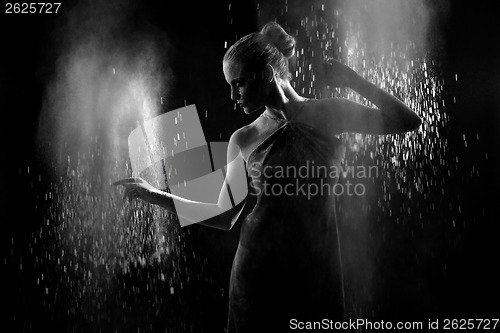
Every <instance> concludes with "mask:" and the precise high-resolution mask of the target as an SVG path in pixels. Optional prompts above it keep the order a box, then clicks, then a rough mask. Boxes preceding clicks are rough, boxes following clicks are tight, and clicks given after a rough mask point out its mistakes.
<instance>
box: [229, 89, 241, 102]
mask: <svg viewBox="0 0 500 333" xmlns="http://www.w3.org/2000/svg"><path fill="white" fill-rule="evenodd" d="M240 97H241V96H240V93H239V92H238V90H237V89H234V88H231V99H232V100H233V101H238V100H239V99H240Z"/></svg>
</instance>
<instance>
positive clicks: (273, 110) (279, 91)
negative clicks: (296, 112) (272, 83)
mask: <svg viewBox="0 0 500 333" xmlns="http://www.w3.org/2000/svg"><path fill="white" fill-rule="evenodd" d="M274 96H275V97H274V98H273V99H272V101H271V103H269V104H268V105H266V111H265V112H267V113H268V114H271V115H273V116H275V117H280V118H284V119H289V118H290V115H287V105H288V104H289V103H290V102H302V101H305V100H307V98H305V97H302V96H300V95H299V94H298V93H297V92H296V91H295V89H293V87H292V85H291V84H290V81H288V80H282V81H281V82H280V84H279V85H276V93H275V94H274ZM288 109H290V108H288Z"/></svg>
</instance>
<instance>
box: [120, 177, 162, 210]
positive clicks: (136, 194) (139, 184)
mask: <svg viewBox="0 0 500 333" xmlns="http://www.w3.org/2000/svg"><path fill="white" fill-rule="evenodd" d="M113 185H122V186H124V187H125V194H124V195H123V198H124V199H137V198H139V199H142V200H144V201H146V202H149V203H152V204H156V201H157V200H156V199H157V195H158V191H159V190H158V189H157V188H155V187H154V186H153V185H151V184H149V183H148V182H147V181H145V180H144V179H142V178H140V177H130V178H125V179H121V180H119V181H117V182H114V183H113Z"/></svg>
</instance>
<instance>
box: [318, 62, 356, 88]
mask: <svg viewBox="0 0 500 333" xmlns="http://www.w3.org/2000/svg"><path fill="white" fill-rule="evenodd" d="M313 70H314V75H315V78H316V79H317V80H319V81H320V82H321V83H323V84H326V85H329V86H330V87H333V88H342V87H350V86H351V82H352V80H353V79H354V78H355V77H356V76H358V74H357V73H356V72H355V71H354V70H352V69H351V68H350V67H349V66H347V65H344V64H343V63H341V62H339V61H337V60H334V59H328V60H327V61H323V62H321V63H313Z"/></svg>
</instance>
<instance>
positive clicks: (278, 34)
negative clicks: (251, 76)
mask: <svg viewBox="0 0 500 333" xmlns="http://www.w3.org/2000/svg"><path fill="white" fill-rule="evenodd" d="M294 51H295V39H294V38H293V37H292V36H290V35H289V34H288V33H286V31H285V30H284V29H283V28H282V27H281V26H280V25H279V24H278V23H276V22H269V23H267V24H266V25H265V26H264V27H263V28H262V30H261V31H260V32H255V33H252V34H249V35H246V36H245V37H243V38H241V39H240V40H238V41H237V42H236V43H234V44H233V45H232V46H231V47H230V48H229V50H227V52H226V54H225V55H224V60H223V62H224V63H228V62H237V63H239V64H241V65H242V66H243V68H245V70H246V71H248V72H254V73H259V72H261V71H263V70H264V69H265V68H266V67H267V65H270V66H271V67H272V68H273V69H274V71H275V73H276V74H277V76H278V77H279V78H280V79H286V80H289V79H290V77H291V75H290V71H289V68H288V59H289V58H291V57H292V56H293V55H294Z"/></svg>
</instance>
